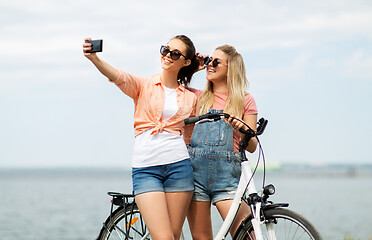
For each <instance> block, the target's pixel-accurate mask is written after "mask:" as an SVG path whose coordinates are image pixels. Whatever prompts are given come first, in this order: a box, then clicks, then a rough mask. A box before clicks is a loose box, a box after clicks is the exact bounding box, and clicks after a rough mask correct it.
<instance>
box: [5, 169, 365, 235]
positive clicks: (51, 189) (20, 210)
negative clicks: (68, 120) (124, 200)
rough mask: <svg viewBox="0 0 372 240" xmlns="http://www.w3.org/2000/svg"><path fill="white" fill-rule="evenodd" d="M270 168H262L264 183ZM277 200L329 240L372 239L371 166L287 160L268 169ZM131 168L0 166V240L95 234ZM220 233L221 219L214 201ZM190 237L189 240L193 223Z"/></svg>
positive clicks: (215, 225)
mask: <svg viewBox="0 0 372 240" xmlns="http://www.w3.org/2000/svg"><path fill="white" fill-rule="evenodd" d="M262 176H263V173H262V172H260V173H257V175H256V177H255V183H256V186H257V188H259V187H260V186H261V185H262ZM266 183H267V184H268V183H273V184H274V185H275V187H276V191H277V192H276V194H275V195H274V196H272V197H271V200H273V201H274V202H288V203H289V204H290V209H292V210H295V211H297V212H299V213H301V214H302V215H303V216H305V217H306V218H307V219H309V220H310V221H311V222H312V223H313V224H314V225H315V226H316V228H317V229H318V230H319V232H320V233H321V234H322V236H323V237H324V239H327V240H339V239H341V240H343V239H344V238H347V237H350V238H352V239H355V240H357V239H361V240H363V239H368V240H370V239H372V227H371V225H372V204H371V200H372V192H371V187H372V169H371V168H370V166H367V167H365V166H361V167H358V166H356V167H355V166H347V167H344V166H343V167H337V166H332V167H312V168H309V167H307V166H306V167H301V166H284V167H282V168H281V169H280V170H278V171H271V172H267V173H266ZM131 189H132V185H131V176H130V171H128V170H124V169H121V168H117V169H0V240H20V239H22V240H36V239H37V240H43V239H53V240H75V239H76V240H80V239H81V240H83V239H95V238H96V237H97V236H98V234H99V230H100V229H101V227H102V223H103V222H104V220H105V219H106V217H107V216H108V214H109V211H110V198H109V196H108V195H107V194H106V193H107V192H108V191H119V192H126V193H130V192H131ZM212 221H213V228H214V234H216V233H217V231H218V228H219V226H220V225H221V219H220V217H219V215H218V213H217V211H216V210H215V208H214V207H213V211H212ZM184 233H185V236H186V239H190V233H189V231H188V227H187V223H186V224H185V227H184Z"/></svg>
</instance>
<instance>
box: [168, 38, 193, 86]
mask: <svg viewBox="0 0 372 240" xmlns="http://www.w3.org/2000/svg"><path fill="white" fill-rule="evenodd" d="M172 39H179V40H181V41H182V42H183V43H184V44H185V45H186V58H187V59H190V60H191V64H190V65H188V66H185V67H183V68H181V70H180V71H179V72H178V76H177V78H178V80H179V82H180V83H181V84H183V85H184V86H185V87H187V85H188V84H189V83H190V82H191V78H192V75H193V74H194V73H195V72H196V71H197V70H198V68H199V61H197V59H196V56H195V53H196V50H195V46H194V43H193V42H192V41H191V39H190V38H188V37H187V36H185V35H177V36H175V37H173V38H172Z"/></svg>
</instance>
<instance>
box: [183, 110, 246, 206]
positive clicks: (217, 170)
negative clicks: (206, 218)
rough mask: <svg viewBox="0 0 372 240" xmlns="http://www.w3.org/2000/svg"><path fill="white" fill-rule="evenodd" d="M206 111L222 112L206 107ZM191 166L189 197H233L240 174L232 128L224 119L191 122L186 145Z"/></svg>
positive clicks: (214, 200) (211, 198)
mask: <svg viewBox="0 0 372 240" xmlns="http://www.w3.org/2000/svg"><path fill="white" fill-rule="evenodd" d="M209 112H211V113H215V112H222V110H215V109H210V110H209ZM189 154H190V158H191V163H192V167H193V169H194V178H195V180H194V181H195V192H194V196H193V200H196V201H211V202H212V203H213V204H215V203H216V202H218V201H221V200H226V199H233V198H234V194H235V192H236V188H237V186H238V183H239V178H240V174H241V165H240V164H241V161H240V153H239V152H234V151H233V128H232V127H231V126H230V124H228V123H227V122H226V121H225V120H220V121H216V122H205V123H200V124H197V125H195V127H194V131H193V133H192V137H191V143H190V146H189Z"/></svg>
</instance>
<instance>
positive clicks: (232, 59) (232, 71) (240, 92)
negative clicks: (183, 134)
mask: <svg viewBox="0 0 372 240" xmlns="http://www.w3.org/2000/svg"><path fill="white" fill-rule="evenodd" d="M216 50H220V51H222V52H223V53H225V54H226V55H227V58H228V60H227V87H228V92H227V93H228V94H227V100H226V103H225V107H224V109H223V111H224V112H226V113H229V114H234V115H235V116H237V117H242V116H243V108H244V96H245V94H246V92H245V89H246V88H248V80H247V77H246V75H245V65H244V61H243V57H242V56H241V55H240V54H239V53H238V52H237V51H236V49H235V48H234V47H233V46H230V45H222V46H219V47H218V48H216ZM213 103H214V94H213V83H212V82H211V81H207V85H206V87H205V89H204V91H203V92H202V94H201V95H200V97H199V101H198V108H199V109H200V111H199V114H205V113H207V112H208V111H209V109H210V108H212V107H213Z"/></svg>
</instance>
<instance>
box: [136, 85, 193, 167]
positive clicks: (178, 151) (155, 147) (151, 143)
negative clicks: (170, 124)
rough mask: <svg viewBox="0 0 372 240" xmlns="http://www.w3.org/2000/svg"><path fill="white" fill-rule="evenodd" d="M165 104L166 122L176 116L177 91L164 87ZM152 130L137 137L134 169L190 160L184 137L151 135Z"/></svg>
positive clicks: (170, 134)
mask: <svg viewBox="0 0 372 240" xmlns="http://www.w3.org/2000/svg"><path fill="white" fill-rule="evenodd" d="M163 88H164V93H165V103H164V109H163V114H162V120H163V121H166V120H168V119H169V118H171V117H172V116H173V115H174V114H176V112H177V110H178V106H177V90H176V89H170V88H167V87H164V86H163ZM151 132H152V129H148V130H147V131H145V132H143V133H141V134H140V135H138V136H136V138H135V140H134V150H133V157H132V167H133V168H139V167H151V166H157V165H163V164H170V163H175V162H178V161H181V160H184V159H187V158H189V153H188V151H187V147H186V144H185V142H184V140H183V137H182V136H180V135H176V134H172V133H169V132H166V131H163V132H159V133H156V134H154V135H151Z"/></svg>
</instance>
